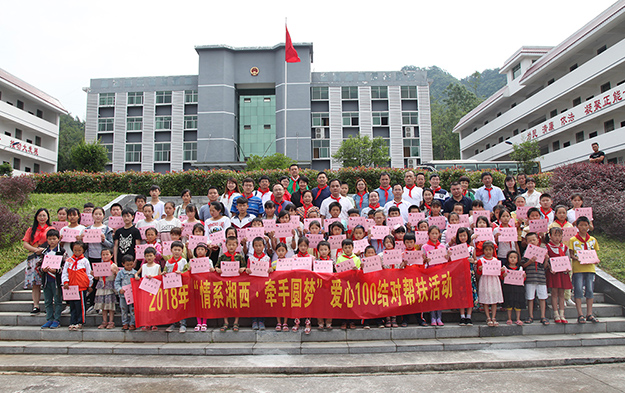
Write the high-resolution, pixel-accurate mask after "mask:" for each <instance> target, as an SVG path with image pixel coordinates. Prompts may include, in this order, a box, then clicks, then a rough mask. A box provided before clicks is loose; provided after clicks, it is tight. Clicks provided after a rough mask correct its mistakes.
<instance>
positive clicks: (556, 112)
mask: <svg viewBox="0 0 625 393" xmlns="http://www.w3.org/2000/svg"><path fill="white" fill-rule="evenodd" d="M556 116H558V110H557V109H554V110H552V111H551V112H549V117H550V118H552V117H556Z"/></svg>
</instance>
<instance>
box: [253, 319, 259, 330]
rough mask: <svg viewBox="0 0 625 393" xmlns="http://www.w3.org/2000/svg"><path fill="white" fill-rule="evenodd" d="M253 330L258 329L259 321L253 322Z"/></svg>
mask: <svg viewBox="0 0 625 393" xmlns="http://www.w3.org/2000/svg"><path fill="white" fill-rule="evenodd" d="M252 330H258V322H256V321H254V322H252Z"/></svg>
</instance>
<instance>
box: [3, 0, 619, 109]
mask: <svg viewBox="0 0 625 393" xmlns="http://www.w3.org/2000/svg"><path fill="white" fill-rule="evenodd" d="M613 3H614V1H613V0H593V1H587V0H585V1H580V0H525V1H521V2H519V1H502V0H497V1H491V0H488V1H487V0H473V1H466V0H465V1H459V0H447V1H436V0H434V1H428V2H424V1H422V0H412V1H393V0H387V1H382V2H371V3H366V2H352V1H349V2H347V1H336V0H335V1H328V0H317V1H314V2H303V1H271V0H266V1H248V0H236V1H215V0H212V1H191V0H190V1H179V2H173V1H161V0H152V1H143V0H126V1H119V0H108V1H97V2H96V1H85V0H81V1H68V0H56V1H46V0H34V1H28V2H26V1H12V2H3V4H2V23H0V68H2V69H4V70H6V71H8V72H10V73H12V74H13V75H15V76H17V77H19V78H21V79H23V80H25V81H26V82H28V83H30V84H32V85H34V86H36V87H37V88H39V89H41V90H43V91H45V92H46V93H48V94H50V95H51V96H53V97H55V98H57V99H59V100H60V101H61V103H62V104H63V105H64V106H65V108H66V109H67V110H68V111H69V112H70V113H71V114H72V115H74V116H78V117H80V118H81V119H84V116H85V112H86V94H85V93H84V92H83V91H82V88H83V87H85V86H89V83H90V79H91V78H112V77H135V76H159V75H188V74H197V68H198V58H197V53H196V52H195V50H194V47H195V46H197V45H219V44H225V45H230V46H235V47H241V46H265V47H270V46H274V45H276V44H278V43H283V42H284V23H285V18H288V20H287V22H288V27H289V32H290V33H291V37H292V39H293V42H295V43H298V42H312V43H313V64H312V68H313V71H317V72H321V71H395V70H400V69H401V67H403V66H404V65H415V66H418V67H429V66H432V65H436V66H438V67H441V68H442V69H445V70H447V71H448V72H449V73H451V74H452V75H453V76H455V77H456V78H463V77H465V76H468V75H470V74H472V73H473V72H474V71H476V70H477V71H483V70H484V69H488V68H497V67H500V66H501V65H502V64H503V63H504V62H505V61H506V59H508V57H510V56H511V55H512V54H513V53H514V52H515V51H516V50H517V49H519V48H520V47H521V46H524V45H526V46H527V45H539V46H553V45H557V44H558V43H560V42H562V41H563V40H564V39H565V38H567V37H568V36H570V35H571V34H573V33H574V32H575V31H577V30H578V29H580V28H581V27H582V26H583V25H585V24H586V23H588V22H589V21H590V20H591V19H592V18H594V17H595V16H597V15H598V14H600V13H601V12H602V11H604V10H605V9H606V8H608V7H609V6H610V5H612V4H613Z"/></svg>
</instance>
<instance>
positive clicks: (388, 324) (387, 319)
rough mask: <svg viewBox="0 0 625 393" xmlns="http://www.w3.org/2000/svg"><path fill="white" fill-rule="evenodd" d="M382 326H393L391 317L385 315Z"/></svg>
mask: <svg viewBox="0 0 625 393" xmlns="http://www.w3.org/2000/svg"><path fill="white" fill-rule="evenodd" d="M384 326H385V327H387V328H390V327H391V326H393V324H392V323H391V317H386V323H385V324H384Z"/></svg>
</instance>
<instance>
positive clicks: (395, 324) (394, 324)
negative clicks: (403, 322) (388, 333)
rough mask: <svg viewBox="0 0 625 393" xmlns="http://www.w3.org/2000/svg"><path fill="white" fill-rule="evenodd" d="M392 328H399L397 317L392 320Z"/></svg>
mask: <svg viewBox="0 0 625 393" xmlns="http://www.w3.org/2000/svg"><path fill="white" fill-rule="evenodd" d="M391 326H393V327H394V328H398V327H399V325H398V324H397V317H392V318H391Z"/></svg>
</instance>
